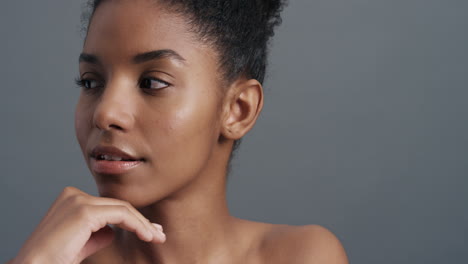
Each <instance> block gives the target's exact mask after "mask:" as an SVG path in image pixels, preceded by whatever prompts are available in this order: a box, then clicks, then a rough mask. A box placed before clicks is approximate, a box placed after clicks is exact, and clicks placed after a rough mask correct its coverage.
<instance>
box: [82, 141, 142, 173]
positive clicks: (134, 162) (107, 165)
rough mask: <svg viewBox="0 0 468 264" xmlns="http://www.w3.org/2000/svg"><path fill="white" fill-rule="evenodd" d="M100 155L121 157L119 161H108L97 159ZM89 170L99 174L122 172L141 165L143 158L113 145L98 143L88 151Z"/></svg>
mask: <svg viewBox="0 0 468 264" xmlns="http://www.w3.org/2000/svg"><path fill="white" fill-rule="evenodd" d="M100 155H112V156H118V157H121V158H122V159H125V160H121V161H113V160H112V161H110V160H100V159H97V157H98V156H100ZM90 159H91V162H90V163H91V164H90V165H91V170H92V171H94V172H96V173H101V174H123V173H126V172H128V171H130V170H131V169H133V168H135V167H137V166H139V165H141V164H142V163H143V162H144V159H143V158H137V157H136V155H133V154H130V153H128V152H125V151H123V150H121V149H119V148H117V147H114V146H103V145H99V146H97V147H95V148H94V149H93V150H92V152H91V153H90Z"/></svg>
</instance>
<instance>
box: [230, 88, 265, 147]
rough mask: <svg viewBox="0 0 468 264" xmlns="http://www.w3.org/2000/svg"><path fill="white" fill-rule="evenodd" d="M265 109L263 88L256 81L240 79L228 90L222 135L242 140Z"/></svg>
mask: <svg viewBox="0 0 468 264" xmlns="http://www.w3.org/2000/svg"><path fill="white" fill-rule="evenodd" d="M262 108H263V88H262V85H261V84H260V83H259V82H258V81H257V80H255V79H250V80H245V79H240V80H238V81H235V82H234V83H233V84H232V85H231V87H230V88H229V89H228V91H227V93H226V96H225V100H224V103H223V119H222V124H221V135H222V137H224V138H225V139H232V140H237V139H240V138H242V137H243V136H244V135H245V134H246V133H247V132H248V131H249V130H250V129H251V128H252V127H253V126H254V124H255V122H256V121H257V118H258V116H259V114H260V112H261V111H262Z"/></svg>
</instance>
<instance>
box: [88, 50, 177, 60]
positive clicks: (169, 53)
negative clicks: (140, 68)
mask: <svg viewBox="0 0 468 264" xmlns="http://www.w3.org/2000/svg"><path fill="white" fill-rule="evenodd" d="M162 58H169V59H173V60H176V61H179V62H182V63H184V64H185V59H184V57H182V56H181V55H179V53H177V52H175V51H174V50H171V49H162V50H153V51H149V52H144V53H140V54H137V55H135V56H134V57H133V58H132V62H133V63H135V64H140V63H144V62H148V61H152V60H159V59H162ZM79 62H80V63H81V62H87V63H90V64H101V61H100V60H99V58H98V56H96V55H93V54H89V53H84V52H83V53H81V54H80V57H79Z"/></svg>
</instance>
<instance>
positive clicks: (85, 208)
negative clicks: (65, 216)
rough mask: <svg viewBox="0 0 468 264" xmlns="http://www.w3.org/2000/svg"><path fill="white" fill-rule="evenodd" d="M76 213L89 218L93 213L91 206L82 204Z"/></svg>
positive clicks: (80, 216) (79, 216)
mask: <svg viewBox="0 0 468 264" xmlns="http://www.w3.org/2000/svg"><path fill="white" fill-rule="evenodd" d="M76 214H77V216H78V218H82V219H83V218H88V217H89V216H90V215H91V206H89V205H81V206H80V207H78V208H77V209H76Z"/></svg>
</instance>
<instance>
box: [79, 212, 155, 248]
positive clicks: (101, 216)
mask: <svg viewBox="0 0 468 264" xmlns="http://www.w3.org/2000/svg"><path fill="white" fill-rule="evenodd" d="M86 208H87V209H86V213H87V214H91V216H90V219H92V220H94V221H95V222H92V221H91V222H90V224H91V225H92V226H91V227H92V229H94V230H93V232H94V231H97V230H99V229H101V228H102V227H104V226H105V225H107V224H112V225H115V226H118V227H120V228H122V229H125V230H127V231H130V232H133V233H135V234H136V235H137V236H138V237H139V238H140V239H141V240H143V241H147V242H150V241H152V240H155V241H158V242H163V241H164V237H163V236H160V235H159V234H155V231H154V230H155V229H156V228H155V227H150V228H148V226H147V225H146V224H144V223H143V222H142V221H141V220H140V219H139V218H138V217H136V216H135V214H133V213H132V212H131V210H129V208H128V207H126V206H122V205H92V206H87V207H86Z"/></svg>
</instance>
